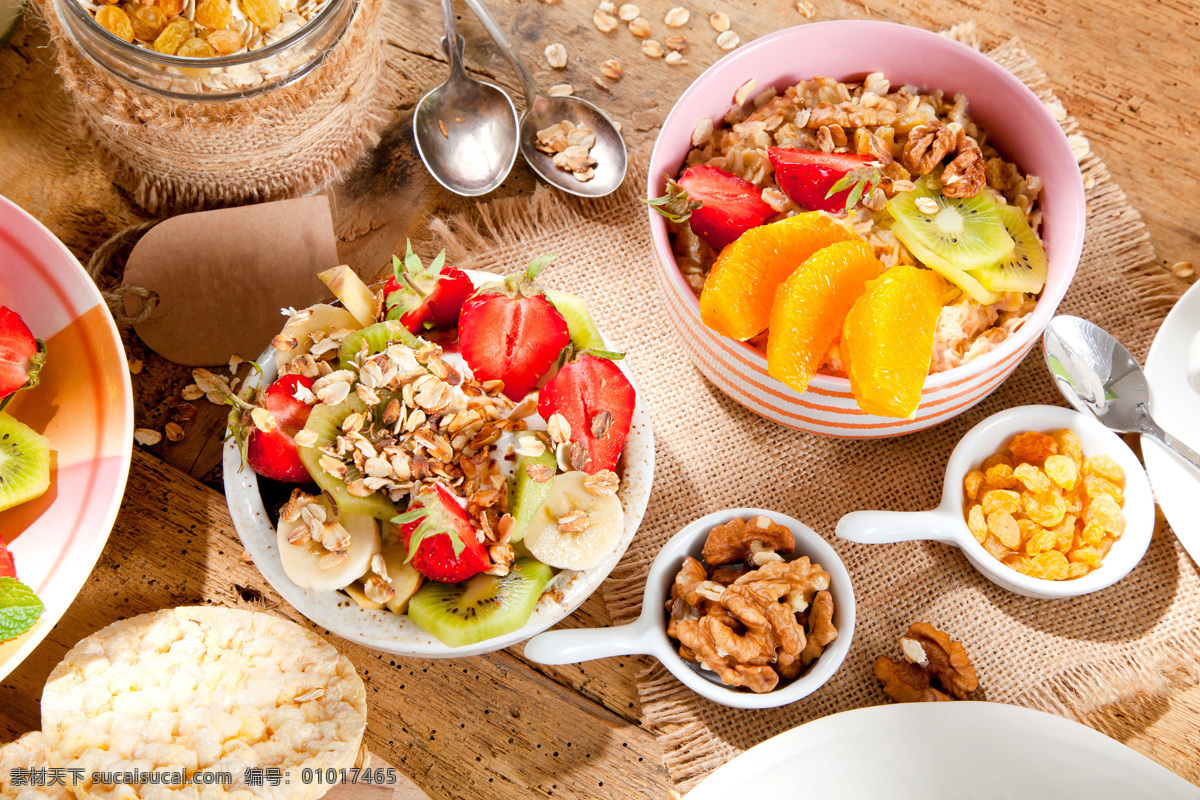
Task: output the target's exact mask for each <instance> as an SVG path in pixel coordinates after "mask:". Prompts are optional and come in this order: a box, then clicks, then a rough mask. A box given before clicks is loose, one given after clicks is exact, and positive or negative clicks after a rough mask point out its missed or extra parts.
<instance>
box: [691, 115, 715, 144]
mask: <svg viewBox="0 0 1200 800" xmlns="http://www.w3.org/2000/svg"><path fill="white" fill-rule="evenodd" d="M712 133H713V121H712V118H711V117H701V118H700V119H698V120H696V127H694V128H692V147H704V145H706V144H708V143H709V142H711V141H712Z"/></svg>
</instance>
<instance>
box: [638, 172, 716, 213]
mask: <svg viewBox="0 0 1200 800" xmlns="http://www.w3.org/2000/svg"><path fill="white" fill-rule="evenodd" d="M663 177H664V178H666V179H667V193H666V194H664V195H663V196H662V197H655V198H653V199H649V200H648V199H646V198H644V197H643V198H641V201H642V202H643V203H645V204H646V205H648V206H650V207H651V208H653V209H654V210H655V211H657V212H658V213H659V214H662V215H663V216H664V217H666V218H667V219H669V220H670V221H671V222H675V223H684V222H687V221H688V220H689V219H690V218H691V216H692V212H693V211H695V210H696V209H698V208H702V207H703V206H704V203H701V202H700V201H699V200H692V199H691V198H690V197H689V196H688V193H687V189H684V188H683V187H682V186H680V185H679V184H678V183H676V182H675V181H674V180H673V179H672V178H671V176H670V175H668V174H667V173H665V172H664V173H663Z"/></svg>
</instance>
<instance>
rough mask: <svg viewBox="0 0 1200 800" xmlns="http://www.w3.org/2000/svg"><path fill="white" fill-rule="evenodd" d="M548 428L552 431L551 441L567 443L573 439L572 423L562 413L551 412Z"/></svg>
mask: <svg viewBox="0 0 1200 800" xmlns="http://www.w3.org/2000/svg"><path fill="white" fill-rule="evenodd" d="M546 430H547V431H548V432H549V433H550V441H552V442H554V443H555V444H565V443H566V442H569V441H571V423H569V422H567V418H566V417H564V416H563V415H562V414H551V415H550V419H548V420H546Z"/></svg>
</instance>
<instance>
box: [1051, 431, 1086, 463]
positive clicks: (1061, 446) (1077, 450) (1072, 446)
mask: <svg viewBox="0 0 1200 800" xmlns="http://www.w3.org/2000/svg"><path fill="white" fill-rule="evenodd" d="M1054 443H1055V444H1057V445H1058V452H1059V453H1061V454H1062V455H1064V456H1066V457H1067V458H1069V459H1071V460H1072V461H1074V462H1075V466H1077V467H1079V466H1083V442H1081V441H1079V436H1078V434H1076V433H1075V431H1066V430H1063V431H1055V432H1054Z"/></svg>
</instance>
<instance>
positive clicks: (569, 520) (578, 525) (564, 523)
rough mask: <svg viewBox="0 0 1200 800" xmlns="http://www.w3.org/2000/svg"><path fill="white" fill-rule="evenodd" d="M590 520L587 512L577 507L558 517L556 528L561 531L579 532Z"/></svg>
mask: <svg viewBox="0 0 1200 800" xmlns="http://www.w3.org/2000/svg"><path fill="white" fill-rule="evenodd" d="M590 522H591V520H590V519H588V515H587V512H585V511H583V510H581V509H578V508H577V509H575V510H574V511H571V512H568V513H567V514H564V515H563V516H561V517H559V518H558V530H559V531H561V532H562V533H579V532H581V531H585V530H587V527H588V523H590Z"/></svg>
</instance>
